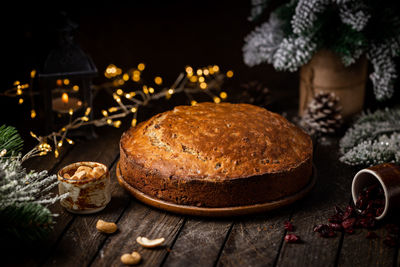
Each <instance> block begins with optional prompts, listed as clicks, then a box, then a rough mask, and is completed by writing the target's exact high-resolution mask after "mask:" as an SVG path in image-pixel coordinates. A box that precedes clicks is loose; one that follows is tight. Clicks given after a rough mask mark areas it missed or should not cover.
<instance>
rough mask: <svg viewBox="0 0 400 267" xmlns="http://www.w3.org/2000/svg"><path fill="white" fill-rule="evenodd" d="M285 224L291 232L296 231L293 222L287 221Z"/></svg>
mask: <svg viewBox="0 0 400 267" xmlns="http://www.w3.org/2000/svg"><path fill="white" fill-rule="evenodd" d="M284 225H285V229H286V230H288V231H289V232H293V231H294V226H293V224H292V223H291V222H289V221H288V222H285V223H284Z"/></svg>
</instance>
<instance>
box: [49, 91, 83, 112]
mask: <svg viewBox="0 0 400 267" xmlns="http://www.w3.org/2000/svg"><path fill="white" fill-rule="evenodd" d="M52 106H53V110H54V111H57V112H58V113H62V114H66V113H69V111H70V110H72V111H76V110H78V109H80V108H81V107H82V101H81V100H79V98H77V97H75V96H73V95H72V96H69V95H68V94H67V93H66V92H64V93H62V95H61V97H53V100H52Z"/></svg>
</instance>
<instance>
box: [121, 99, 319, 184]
mask: <svg viewBox="0 0 400 267" xmlns="http://www.w3.org/2000/svg"><path fill="white" fill-rule="evenodd" d="M121 149H123V150H124V151H125V152H126V153H127V154H128V155H129V156H130V158H131V159H132V160H134V162H135V164H138V165H140V166H141V167H143V168H146V169H149V170H153V171H155V172H158V173H159V174H161V175H163V176H167V177H172V176H174V177H182V178H191V179H207V180H220V179H234V178H239V177H248V176H254V175H262V174H265V173H279V172H281V171H287V170H290V169H291V168H295V167H297V166H298V165H300V164H301V163H303V162H305V161H306V160H309V159H310V158H311V156H312V142H311V139H310V137H309V136H308V135H307V134H306V133H304V132H303V131H302V130H301V129H299V128H298V127H296V126H295V125H293V124H292V123H290V122H288V121H287V120H286V119H285V118H284V117H282V116H280V115H278V114H276V113H273V112H270V111H268V110H266V109H264V108H260V107H256V106H253V105H248V104H229V103H220V104H214V103H201V104H197V105H195V106H178V107H175V108H174V109H173V110H171V111H167V112H164V113H161V114H158V115H156V116H154V117H153V118H151V119H150V120H148V121H146V122H143V123H141V124H139V125H138V126H136V127H133V128H131V129H129V130H128V131H127V132H125V134H124V135H123V136H122V138H121Z"/></svg>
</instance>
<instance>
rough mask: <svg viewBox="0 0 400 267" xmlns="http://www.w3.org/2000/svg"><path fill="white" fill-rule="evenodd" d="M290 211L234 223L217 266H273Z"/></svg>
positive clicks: (283, 210) (274, 212) (275, 212)
mask: <svg viewBox="0 0 400 267" xmlns="http://www.w3.org/2000/svg"><path fill="white" fill-rule="evenodd" d="M290 212H291V211H290V208H289V209H288V208H284V209H282V210H279V211H273V212H269V213H267V214H262V215H258V216H252V217H250V218H246V219H242V220H240V221H236V222H235V224H234V226H233V228H232V231H231V233H230V235H229V237H228V240H227V242H226V244H225V246H224V248H223V250H222V253H221V256H220V258H219V259H217V262H216V265H218V266H272V265H273V263H274V261H275V259H276V257H277V255H278V252H279V249H280V247H281V241H282V236H283V233H284V228H283V224H284V222H285V221H287V220H288V219H289V216H290Z"/></svg>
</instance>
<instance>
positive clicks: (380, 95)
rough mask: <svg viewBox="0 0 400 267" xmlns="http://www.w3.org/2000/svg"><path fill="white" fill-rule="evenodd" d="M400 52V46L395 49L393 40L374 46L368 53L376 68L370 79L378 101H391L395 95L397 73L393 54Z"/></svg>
mask: <svg viewBox="0 0 400 267" xmlns="http://www.w3.org/2000/svg"><path fill="white" fill-rule="evenodd" d="M395 43H396V42H395ZM397 45H398V42H397ZM399 51H400V50H399V46H397V47H394V45H393V39H391V40H389V41H387V42H384V43H380V44H372V46H371V48H370V49H369V51H368V53H367V57H368V59H369V61H370V62H371V63H372V66H373V67H374V72H373V73H371V74H370V79H371V80H372V82H373V84H374V93H375V97H376V99H377V100H386V99H389V98H391V97H392V95H393V93H394V83H395V80H396V79H397V71H396V63H395V61H394V57H393V54H394V53H396V52H397V53H398V52H399ZM397 53H396V54H397Z"/></svg>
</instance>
